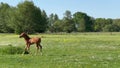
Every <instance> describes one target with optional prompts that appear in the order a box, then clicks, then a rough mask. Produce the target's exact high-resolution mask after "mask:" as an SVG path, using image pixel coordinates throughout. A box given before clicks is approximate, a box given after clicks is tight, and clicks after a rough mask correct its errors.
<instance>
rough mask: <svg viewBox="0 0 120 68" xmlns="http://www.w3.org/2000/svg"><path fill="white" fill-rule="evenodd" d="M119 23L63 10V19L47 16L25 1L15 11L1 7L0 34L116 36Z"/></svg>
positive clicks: (119, 27) (0, 5) (4, 6)
mask: <svg viewBox="0 0 120 68" xmlns="http://www.w3.org/2000/svg"><path fill="white" fill-rule="evenodd" d="M119 31H120V19H110V18H108V19H106V18H94V17H91V16H89V15H87V14H86V13H84V12H79V11H77V12H75V13H74V14H72V13H71V11H69V10H66V11H65V13H64V17H63V18H62V19H59V17H58V15H57V14H54V13H51V14H50V15H49V16H47V14H46V12H45V10H41V9H40V8H39V7H37V6H35V5H34V3H33V2H32V1H24V2H21V3H19V4H18V5H17V6H16V7H13V6H10V5H9V4H7V3H2V2H1V3H0V33H16V34H19V33H21V32H28V33H36V32H37V33H44V32H67V33H71V32H119Z"/></svg>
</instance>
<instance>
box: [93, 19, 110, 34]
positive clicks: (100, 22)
mask: <svg viewBox="0 0 120 68" xmlns="http://www.w3.org/2000/svg"><path fill="white" fill-rule="evenodd" d="M109 24H112V20H111V19H105V18H97V19H95V23H94V30H95V31H97V32H99V31H105V30H109V29H105V28H107V27H110V25H109ZM108 25H109V26H108Z"/></svg>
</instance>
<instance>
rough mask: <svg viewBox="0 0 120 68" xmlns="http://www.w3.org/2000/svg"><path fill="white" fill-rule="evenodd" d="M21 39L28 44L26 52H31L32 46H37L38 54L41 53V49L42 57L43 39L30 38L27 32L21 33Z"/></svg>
mask: <svg viewBox="0 0 120 68" xmlns="http://www.w3.org/2000/svg"><path fill="white" fill-rule="evenodd" d="M19 37H20V38H22V37H23V38H24V39H25V42H26V47H25V51H29V49H30V45H31V44H36V47H37V53H38V51H39V49H40V51H41V55H42V46H41V45H40V43H41V38H39V37H33V38H30V37H29V36H28V35H27V34H26V33H25V32H23V33H21V34H20V36H19Z"/></svg>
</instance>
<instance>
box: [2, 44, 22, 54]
mask: <svg viewBox="0 0 120 68" xmlns="http://www.w3.org/2000/svg"><path fill="white" fill-rule="evenodd" d="M23 51H24V49H23V48H21V47H17V46H12V45H8V46H3V47H1V48H0V54H22V53H23Z"/></svg>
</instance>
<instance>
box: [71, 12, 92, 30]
mask: <svg viewBox="0 0 120 68" xmlns="http://www.w3.org/2000/svg"><path fill="white" fill-rule="evenodd" d="M73 20H74V22H75V26H76V29H77V31H78V32H85V31H93V21H92V18H91V17H89V16H88V15H87V14H85V13H82V12H76V13H74V14H73Z"/></svg>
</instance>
